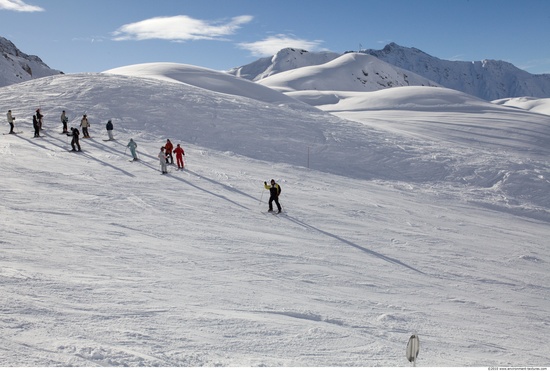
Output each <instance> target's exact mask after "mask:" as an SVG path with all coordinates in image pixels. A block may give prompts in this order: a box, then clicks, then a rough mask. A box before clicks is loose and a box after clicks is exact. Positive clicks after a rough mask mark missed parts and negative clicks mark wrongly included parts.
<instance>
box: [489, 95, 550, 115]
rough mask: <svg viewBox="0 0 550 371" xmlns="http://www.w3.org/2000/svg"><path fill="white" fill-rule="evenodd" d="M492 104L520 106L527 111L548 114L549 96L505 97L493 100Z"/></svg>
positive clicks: (549, 111)
mask: <svg viewBox="0 0 550 371" xmlns="http://www.w3.org/2000/svg"><path fill="white" fill-rule="evenodd" d="M493 103H494V104H501V105H503V106H507V107H516V108H521V109H524V110H527V111H531V112H535V113H542V114H543V115H548V116H550V98H534V97H521V98H505V99H498V100H495V101H493Z"/></svg>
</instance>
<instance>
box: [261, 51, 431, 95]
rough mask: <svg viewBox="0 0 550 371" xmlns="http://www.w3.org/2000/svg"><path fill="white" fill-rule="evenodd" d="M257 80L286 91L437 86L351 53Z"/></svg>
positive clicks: (405, 72) (363, 55)
mask: <svg viewBox="0 0 550 371" xmlns="http://www.w3.org/2000/svg"><path fill="white" fill-rule="evenodd" d="M258 84H261V85H265V86H268V87H270V88H272V89H275V90H277V91H280V92H283V93H287V92H291V91H301V90H336V91H377V90H380V89H384V88H391V87H395V86H409V85H422V86H438V85H437V84H436V83H434V82H432V81H430V80H428V79H426V78H424V77H421V76H419V75H416V74H415V73H412V72H409V71H405V70H402V69H401V68H398V67H395V66H392V65H390V64H388V63H386V62H383V61H381V60H379V59H377V58H376V57H373V56H370V55H366V54H360V53H348V54H344V55H342V56H341V57H338V58H336V59H334V60H332V61H330V62H327V63H324V64H322V65H318V66H308V67H302V68H296V69H293V70H291V71H286V72H281V73H278V74H276V75H272V76H270V77H266V78H263V79H261V80H259V81H258Z"/></svg>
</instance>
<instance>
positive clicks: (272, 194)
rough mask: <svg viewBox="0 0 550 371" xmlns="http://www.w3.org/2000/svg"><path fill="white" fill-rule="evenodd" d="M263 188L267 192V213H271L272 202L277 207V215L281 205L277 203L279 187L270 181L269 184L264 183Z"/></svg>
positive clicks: (272, 180)
mask: <svg viewBox="0 0 550 371" xmlns="http://www.w3.org/2000/svg"><path fill="white" fill-rule="evenodd" d="M264 188H265V189H268V190H269V210H267V211H268V212H273V202H275V205H277V210H278V211H277V214H280V213H281V204H280V203H279V195H280V194H281V187H280V186H279V185H278V184H277V183H276V182H275V180H274V179H271V182H270V184H267V182H264Z"/></svg>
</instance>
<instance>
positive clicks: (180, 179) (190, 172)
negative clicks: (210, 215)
mask: <svg viewBox="0 0 550 371" xmlns="http://www.w3.org/2000/svg"><path fill="white" fill-rule="evenodd" d="M187 172H188V173H189V174H193V175H195V176H197V177H199V178H200V179H204V180H207V181H209V182H212V183H214V184H217V185H219V186H222V187H224V188H227V189H229V190H231V191H233V192H237V193H241V194H243V195H246V196H248V197H252V196H250V195H247V194H246V193H243V192H241V191H237V190H235V189H233V188H231V187H227V186H226V185H224V184H221V183H219V182H216V181H215V180H212V179H208V178H205V177H204V176H202V175H199V174H197V173H195V172H192V171H189V170H187ZM168 175H169V176H170V174H168ZM171 177H172V178H173V179H176V180H179V181H180V182H183V183H185V184H188V185H190V186H191V187H194V188H196V189H198V190H199V191H203V192H206V193H208V194H210V195H212V196H215V197H218V198H221V199H222V200H225V201H227V202H231V203H232V204H234V205H237V206H238V207H241V208H243V209H246V210H250V209H249V208H248V207H246V206H244V205H241V204H239V203H237V202H235V201H233V200H231V199H229V198H227V197H225V196H222V195H219V194H217V193H214V192H211V191H209V190H207V189H204V188H201V187H199V186H198V185H196V184H193V183H191V182H189V181H187V180H185V179H183V178H180V177H175V176H171Z"/></svg>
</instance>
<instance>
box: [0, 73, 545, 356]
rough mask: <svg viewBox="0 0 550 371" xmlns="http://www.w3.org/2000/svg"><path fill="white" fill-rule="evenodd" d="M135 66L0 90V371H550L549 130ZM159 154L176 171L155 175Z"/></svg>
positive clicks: (449, 105) (436, 95) (458, 105)
mask: <svg viewBox="0 0 550 371" xmlns="http://www.w3.org/2000/svg"><path fill="white" fill-rule="evenodd" d="M143 67H144V66H138V67H135V66H130V67H128V68H127V69H126V71H118V72H119V73H123V74H112V73H104V74H78V75H64V76H55V77H48V78H43V79H37V80H34V81H31V82H26V83H22V84H18V85H15V86H9V87H4V88H0V102H2V105H3V107H5V111H7V109H8V107H9V109H11V110H12V112H13V113H14V115H15V116H16V117H17V119H16V128H17V129H18V130H22V131H23V133H21V134H20V135H17V136H14V135H3V136H1V137H0V171H1V173H2V177H1V178H0V189H1V190H2V203H1V204H0V215H1V216H2V219H3V222H2V224H0V229H1V234H0V236H1V237H0V283H1V286H0V287H1V288H0V290H1V291H0V292H1V295H0V303H1V306H0V308H1V311H2V313H1V316H0V339H1V344H2V345H1V346H0V366H3V367H7V366H24V367H31V366H32V367H44V366H65V367H90V366H131V367H153V366H158V367H161V366H162V367H167V366H171V367H215V366H222V367H250V366H252V367H258V366H269V367H297V366H300V367H306V366H317V367H329V366H330V367H374V366H384V367H399V366H408V365H409V362H408V361H407V360H406V358H405V350H406V349H405V348H406V344H407V341H408V339H409V337H410V336H411V335H412V334H417V335H418V336H419V339H420V354H419V358H418V360H417V363H416V364H417V366H422V367H435V366H439V367H443V366H445V367H472V366H475V367H489V366H490V367H496V366H540V367H544V366H548V365H549V364H550V356H549V354H550V346H549V345H548V341H547V340H548V335H547V334H548V332H549V330H550V322H549V320H548V319H549V318H550V295H548V294H549V292H550V291H549V290H550V277H549V274H548V272H549V267H550V266H549V265H550V251H549V250H548V240H549V237H550V229H549V228H548V227H549V222H550V214H549V211H550V202H549V199H548V194H549V191H550V184H549V181H548V179H549V177H550V174H549V170H548V155H549V153H548V152H549V148H550V146H549V144H550V124H549V122H550V120H548V117H547V116H544V115H541V114H536V113H531V112H528V111H524V110H520V109H513V108H509V107H503V106H500V105H497V104H490V103H487V102H482V101H479V100H475V99H471V98H469V97H465V96H464V95H463V94H461V93H458V92H453V91H449V90H441V88H419V89H422V90H410V89H408V88H395V89H389V90H385V91H384V92H379V93H380V94H386V95H385V96H379V95H377V94H379V93H362V94H371V95H370V98H368V99H369V100H370V102H368V104H367V105H365V102H364V99H367V98H365V97H367V96H366V95H362V98H357V96H356V95H353V94H352V93H349V94H350V95H349V96H348V95H346V93H343V92H339V93H338V94H340V95H341V96H342V97H343V96H344V95H346V97H351V95H353V97H355V98H354V99H358V100H359V101H361V102H356V103H355V104H352V103H353V102H352V101H351V100H347V101H346V99H342V98H339V100H338V101H337V100H333V101H332V103H330V102H329V103H325V104H323V105H322V106H324V107H319V108H321V109H315V108H313V107H312V106H310V105H307V104H305V103H301V102H300V101H298V100H295V99H292V97H288V96H284V95H282V94H279V93H277V94H275V93H274V92H273V91H270V90H265V89H267V88H265V89H264V87H260V86H259V85H254V83H252V82H250V83H249V84H251V85H249V88H247V86H244V85H239V86H237V87H235V86H234V85H233V84H232V82H233V81H235V80H233V78H232V77H228V76H227V75H224V74H219V75H216V74H215V73H213V72H212V71H210V70H203V69H200V68H196V67H193V66H182V65H177V66H173V65H172V66H169V65H158V66H148V67H147V68H146V69H145V70H146V72H145V73H144V72H143ZM139 70H141V71H142V72H139ZM153 70H156V72H155V71H153ZM136 71H137V72H136ZM110 72H113V71H110ZM201 74H204V79H202V78H201ZM191 76H192V77H191ZM241 83H244V82H242V81H241V80H239V82H238V83H236V84H241ZM254 89H261V90H254ZM237 91H240V92H241V93H237ZM252 91H254V94H250V92H252ZM242 92H247V93H246V94H244V93H242ZM442 92H444V94H442ZM302 94H304V95H305V94H306V92H303V93H302ZM289 95H292V94H289ZM309 96H310V97H311V96H312V95H311V93H310V95H309ZM327 96H330V95H324V94H323V95H320V96H319V97H320V98H319V99H325V102H328V98H327ZM353 97H352V98H353ZM302 98H303V97H302ZM350 99H351V98H350ZM374 101H378V102H386V103H388V102H391V104H389V103H388V104H387V105H385V106H384V105H382V103H380V105H379V106H378V107H376V105H375V104H374ZM38 102H40V103H38ZM339 103H340V104H342V105H344V104H345V106H340V107H338V104H339ZM369 106H370V107H371V108H372V109H368V107H369ZM38 107H40V108H41V110H42V113H43V114H44V115H45V122H44V127H45V131H44V134H45V135H44V137H42V138H37V139H33V138H32V130H31V117H32V114H33V112H34V111H35V110H36V108H38ZM63 109H65V110H67V112H68V115H69V116H70V117H71V123H70V125H72V126H78V123H79V119H80V117H81V116H82V114H84V113H86V114H87V116H88V118H89V120H90V123H91V128H90V133H91V135H92V139H88V140H81V146H82V149H83V152H82V153H71V152H69V149H70V145H69V143H68V137H66V136H64V135H60V134H59V132H60V131H61V123H60V121H59V115H60V114H61V110H63ZM325 111H328V112H325ZM337 115H338V116H337ZM109 119H112V120H113V123H114V125H115V131H114V133H115V138H116V139H117V141H114V142H113V141H103V139H106V138H107V134H106V131H105V124H106V122H107V120H109ZM346 119H349V120H346ZM351 119H352V120H353V121H351ZM7 131H8V129H7V124H6V126H5V132H7ZM130 138H133V139H134V140H135V141H136V142H137V143H138V154H139V156H140V161H139V162H133V163H132V162H129V161H128V160H129V159H130V155H129V151H127V150H126V147H125V146H126V144H127V143H128V140H129V139H130ZM167 138H170V139H171V141H172V142H173V143H174V144H177V143H181V145H182V147H183V148H184V149H185V152H186V161H187V167H186V170H184V171H177V170H176V169H175V168H174V167H170V168H169V169H170V171H171V172H170V173H169V174H168V175H161V174H160V171H159V165H158V159H157V154H158V152H159V149H160V147H161V146H162V145H163V143H164V142H165V141H166V139H167ZM271 178H274V179H276V180H277V181H278V182H279V184H280V185H281V187H282V195H281V203H282V204H283V207H284V213H283V214H282V215H280V216H273V215H265V214H264V213H262V212H263V211H265V210H267V198H268V195H267V191H264V190H263V181H265V180H270V179H271Z"/></svg>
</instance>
